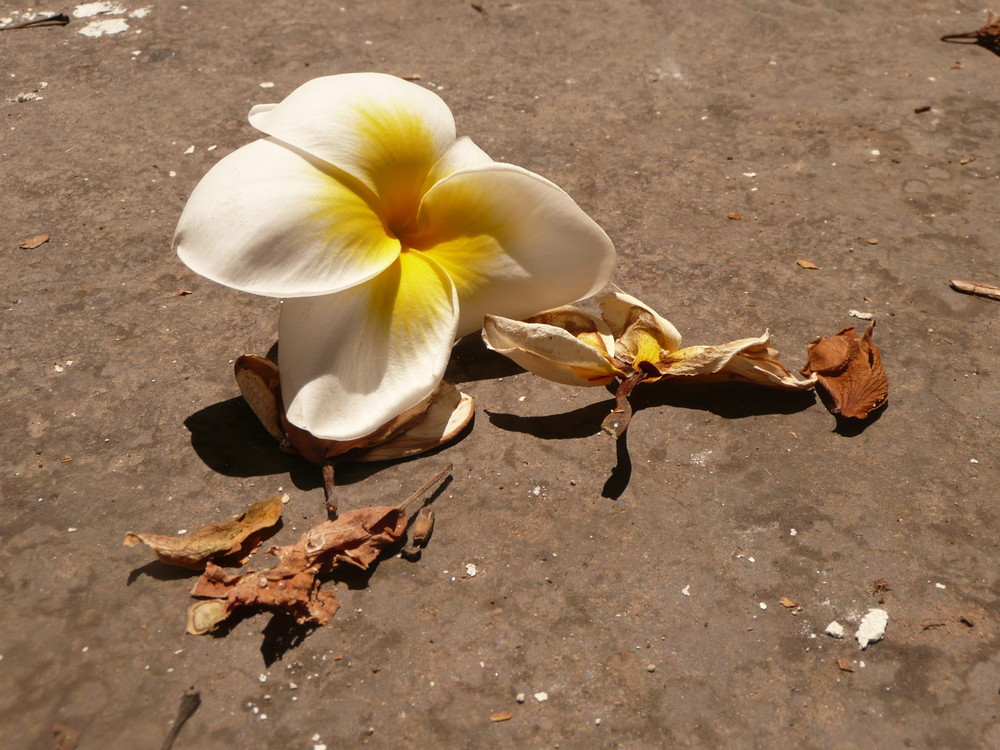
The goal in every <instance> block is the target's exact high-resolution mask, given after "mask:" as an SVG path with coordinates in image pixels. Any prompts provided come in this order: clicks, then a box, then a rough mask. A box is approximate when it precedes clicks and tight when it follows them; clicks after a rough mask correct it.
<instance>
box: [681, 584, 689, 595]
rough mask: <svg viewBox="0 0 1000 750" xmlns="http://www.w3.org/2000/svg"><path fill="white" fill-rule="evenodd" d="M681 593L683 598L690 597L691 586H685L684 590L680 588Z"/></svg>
mask: <svg viewBox="0 0 1000 750" xmlns="http://www.w3.org/2000/svg"><path fill="white" fill-rule="evenodd" d="M681 593H682V594H683V595H684V596H691V584H690V583H689V584H688V585H687V586H685V587H684V588H682V589H681Z"/></svg>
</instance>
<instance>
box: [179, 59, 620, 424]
mask: <svg viewBox="0 0 1000 750" xmlns="http://www.w3.org/2000/svg"><path fill="white" fill-rule="evenodd" d="M250 123H251V124H252V125H253V126H254V127H256V128H257V129H259V130H261V131H263V132H264V133H265V134H267V136H268V137H266V138H262V139H261V140H258V141H255V142H253V143H251V144H249V145H247V146H244V147H243V148H240V149H238V150H237V151H235V152H234V153H232V154H230V155H229V156H227V157H226V158H224V159H223V160H221V161H220V162H219V163H218V164H217V165H216V166H215V167H213V168H212V169H211V170H210V171H209V172H208V174H207V175H205V177H204V178H203V179H202V181H201V182H200V183H199V184H198V186H197V187H196V188H195V190H194V192H193V193H192V194H191V197H190V199H189V200H188V203H187V206H186V207H185V209H184V212H183V213H182V215H181V218H180V221H179V222H178V225H177V232H176V236H175V244H176V247H177V252H178V254H179V255H180V257H181V259H182V260H183V261H184V262H185V263H186V264H187V265H188V266H190V267H191V268H192V269H193V270H195V271H197V272H198V273H200V274H202V275H203V276H206V277H208V278H209V279H212V280H213V281H217V282H219V283H221V284H225V285H227V286H231V287H234V288H236V289H241V290H243V291H247V292H253V293H255V294H262V295H267V296H272V297H282V298H284V299H285V302H284V303H283V305H282V309H281V319H280V323H279V333H278V341H279V365H280V368H281V376H282V377H281V386H282V395H283V400H284V403H285V405H286V408H287V416H288V419H289V420H290V421H291V422H292V423H293V424H295V425H297V426H299V427H301V428H303V429H305V430H308V431H309V432H311V433H312V434H314V435H315V436H317V437H320V438H327V439H333V440H347V439H352V438H356V437H359V436H363V435H366V434H368V433H370V432H372V431H373V430H375V429H377V428H378V427H379V426H381V425H382V424H384V423H385V422H387V421H388V420H389V419H391V418H392V417H394V416H395V415H397V414H399V413H400V412H402V411H404V410H406V409H407V408H409V407H411V406H413V405H414V404H417V403H418V402H420V401H421V400H422V399H424V398H426V397H427V396H428V395H429V394H430V393H431V392H432V391H433V390H434V388H435V386H436V385H437V384H438V381H439V380H440V379H441V376H442V374H443V373H444V369H445V365H446V364H447V361H448V357H449V353H450V350H451V346H452V344H453V343H454V341H455V339H456V338H458V337H461V336H464V335H465V334H467V333H471V332H472V331H475V330H477V329H479V328H480V327H482V324H483V317H484V315H485V314H486V313H494V314H499V315H504V316H508V317H513V318H524V317H527V316H529V315H531V314H533V313H535V312H537V311H539V310H543V309H546V308H549V307H554V306H556V305H560V304H564V303H566V302H571V301H573V300H576V299H580V298H582V297H585V296H587V295H589V294H592V293H593V292H595V291H596V290H597V289H599V288H600V287H601V286H603V285H604V284H605V282H606V281H607V280H608V278H609V277H610V275H611V271H612V269H613V265H614V257H615V254H614V248H613V246H612V244H611V241H610V240H609V239H608V238H607V236H606V235H605V234H604V232H603V231H602V230H601V229H600V227H598V226H597V224H595V223H594V222H593V221H592V220H591V219H590V218H588V217H587V215H586V214H584V213H583V211H582V210H581V209H580V208H579V207H578V206H577V205H576V203H574V202H573V200H572V199H571V198H570V197H569V196H568V195H567V194H566V193H564V192H563V191H562V190H561V189H559V188H558V187H557V186H556V185H554V184H553V183H551V182H549V181H548V180H546V179H544V178H543V177H540V176H538V175H536V174H533V173H532V172H529V171H527V170H525V169H521V168H520V167H515V166H513V165H510V164H501V163H498V162H494V161H493V160H492V159H490V158H489V157H488V156H487V155H486V154H485V153H484V152H483V151H482V150H480V149H479V148H478V147H477V146H476V145H475V144H473V143H472V141H470V140H469V139H467V138H462V139H458V140H456V138H455V123H454V119H453V118H452V115H451V112H450V111H449V109H448V107H447V105H445V103H444V102H443V101H442V100H441V99H440V98H439V97H438V96H437V95H436V94H434V93H432V92H430V91H428V90H427V89H424V88H422V87H421V86H418V85H416V84H413V83H408V82H406V81H403V80H402V79H399V78H395V77H393V76H388V75H382V74H377V73H352V74H345V75H337V76H329V77H326V78H317V79H315V80H312V81H309V82H308V83H305V84H304V85H302V86H300V87H299V88H298V89H296V90H295V91H293V92H292V93H291V94H290V95H289V96H288V97H287V98H286V99H285V100H284V101H283V102H281V103H280V104H276V105H274V104H271V105H262V106H257V107H254V108H253V109H252V110H251V112H250Z"/></svg>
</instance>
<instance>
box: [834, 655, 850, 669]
mask: <svg viewBox="0 0 1000 750" xmlns="http://www.w3.org/2000/svg"><path fill="white" fill-rule="evenodd" d="M837 666H838V667H839V668H840V671H841V672H853V671H854V667H853V666H852V665H851V660H850V659H846V658H844V657H843V656H841V657H840V658H839V659H837Z"/></svg>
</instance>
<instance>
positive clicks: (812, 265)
mask: <svg viewBox="0 0 1000 750" xmlns="http://www.w3.org/2000/svg"><path fill="white" fill-rule="evenodd" d="M795 262H796V263H797V264H798V265H799V266H801V267H802V268H808V269H809V270H810V271H818V270H819V266H817V265H816V264H815V263H811V262H810V261H808V260H802V258H799V259H798V260H797V261H795Z"/></svg>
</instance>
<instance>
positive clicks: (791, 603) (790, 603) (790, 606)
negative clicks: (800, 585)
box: [778, 596, 799, 609]
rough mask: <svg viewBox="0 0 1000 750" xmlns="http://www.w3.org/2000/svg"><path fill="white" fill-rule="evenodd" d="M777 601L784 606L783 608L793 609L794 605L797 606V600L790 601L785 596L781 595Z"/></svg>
mask: <svg viewBox="0 0 1000 750" xmlns="http://www.w3.org/2000/svg"><path fill="white" fill-rule="evenodd" d="M778 603H779V604H781V606H782V607H784V608H785V609H794V608H795V607H797V606H799V603H798V602H795V601H792V600H791V599H789V598H788V597H787V596H783V597H781V598H780V599H779V600H778Z"/></svg>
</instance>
